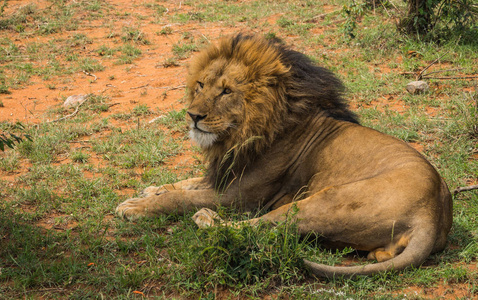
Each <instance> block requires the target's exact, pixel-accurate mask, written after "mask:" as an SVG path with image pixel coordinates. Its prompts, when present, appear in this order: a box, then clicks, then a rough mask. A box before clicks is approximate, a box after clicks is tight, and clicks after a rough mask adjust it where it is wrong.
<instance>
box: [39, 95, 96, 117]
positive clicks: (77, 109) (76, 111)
mask: <svg viewBox="0 0 478 300" xmlns="http://www.w3.org/2000/svg"><path fill="white" fill-rule="evenodd" d="M89 98H90V97H86V99H85V101H83V102H81V103H80V104H78V106H77V107H76V109H75V111H74V112H72V113H71V114H69V115H66V116H64V117H61V118H59V119H56V120H53V121H48V122H47V123H55V122H60V121H63V120H66V119H68V118H71V117H74V116H75V115H76V114H77V113H78V111H79V109H80V106H82V105H83V103H85V102H86V101H88V99H89Z"/></svg>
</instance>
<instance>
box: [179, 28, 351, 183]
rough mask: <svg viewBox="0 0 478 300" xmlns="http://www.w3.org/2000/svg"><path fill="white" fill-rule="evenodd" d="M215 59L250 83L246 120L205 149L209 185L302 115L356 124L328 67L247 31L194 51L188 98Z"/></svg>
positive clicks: (246, 92) (239, 168)
mask: <svg viewBox="0 0 478 300" xmlns="http://www.w3.org/2000/svg"><path fill="white" fill-rule="evenodd" d="M217 61H223V62H224V64H223V67H222V68H223V70H224V69H226V68H228V66H229V65H230V64H235V65H240V66H241V67H242V72H241V73H242V74H240V78H235V80H241V81H243V82H247V83H249V84H248V85H247V87H248V88H247V90H244V91H242V93H243V95H244V99H243V101H245V105H246V108H245V115H246V116H245V121H244V122H243V123H242V124H237V130H235V131H234V133H233V134H231V135H230V136H229V137H228V138H227V139H226V140H224V141H222V142H221V143H216V144H214V145H213V146H212V147H209V148H207V149H204V154H205V156H206V159H207V160H208V162H209V167H208V176H207V178H208V179H209V181H210V182H211V183H212V184H216V185H217V184H218V182H223V181H224V177H227V174H229V172H230V171H233V172H234V173H236V175H237V174H240V172H242V171H243V170H244V168H246V167H247V165H248V164H250V163H251V162H252V161H254V159H255V158H256V157H257V156H258V155H261V154H262V153H264V151H265V150H266V149H267V148H268V147H270V146H271V145H272V143H273V142H274V141H275V140H276V139H278V138H283V137H286V136H287V134H288V131H289V130H290V129H291V128H294V127H295V126H297V125H298V124H300V123H301V122H303V121H304V120H307V119H309V118H313V117H314V116H318V115H319V114H327V115H328V116H330V117H333V118H336V119H340V120H345V121H349V122H354V123H358V120H357V117H356V116H355V114H354V113H352V112H351V111H350V110H349V109H348V106H347V104H346V103H345V102H344V100H343V98H342V94H343V91H344V86H343V85H342V83H341V81H340V80H339V79H338V78H337V77H336V76H335V75H334V74H333V73H332V72H330V71H328V70H327V69H325V68H322V67H319V66H316V65H315V64H314V63H313V62H312V60H311V59H309V58H308V57H307V56H305V55H303V54H301V53H299V52H296V51H294V50H291V49H289V48H287V47H286V46H284V45H283V44H282V42H281V41H280V40H279V39H265V38H261V37H257V36H252V35H244V34H238V35H235V36H233V37H229V38H224V39H222V40H221V41H220V42H219V45H217V46H216V45H209V46H208V47H207V48H206V49H205V50H203V51H201V52H200V53H198V55H196V56H195V58H194V59H193V61H192V62H191V64H190V66H189V76H188V80H187V86H188V91H189V94H188V97H189V101H192V100H193V98H194V90H195V85H196V84H197V80H198V76H199V73H200V72H201V71H202V70H204V69H205V68H207V66H209V65H210V64H212V63H214V62H217ZM216 76H218V77H219V76H221V74H216ZM289 138H293V137H289ZM231 166H233V167H231Z"/></svg>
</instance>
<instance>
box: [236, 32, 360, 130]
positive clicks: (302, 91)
mask: <svg viewBox="0 0 478 300" xmlns="http://www.w3.org/2000/svg"><path fill="white" fill-rule="evenodd" d="M251 39H258V37H257V36H255V35H245V34H242V33H239V34H237V35H235V36H234V37H233V38H232V40H231V56H232V54H233V53H232V52H234V49H235V48H236V47H237V45H240V44H241V42H243V41H245V40H251ZM259 39H261V38H259ZM262 41H263V43H267V44H268V45H269V46H270V47H272V48H275V49H276V51H277V52H278V53H279V59H280V61H281V62H282V63H283V64H284V65H286V66H287V67H288V68H289V70H290V73H291V74H290V75H291V76H290V80H289V81H288V82H287V83H286V84H285V85H286V86H287V91H286V94H287V98H288V99H287V100H288V101H289V102H290V103H291V104H292V105H291V108H293V109H294V110H293V112H294V113H299V114H300V113H301V112H302V113H307V114H310V111H311V110H312V111H313V110H315V109H320V111H322V112H326V113H327V114H328V115H329V116H330V117H332V118H334V119H337V120H344V121H348V122H352V123H359V120H358V117H357V115H356V114H355V113H353V112H352V111H350V110H349V109H348V104H347V103H346V102H345V100H344V99H343V93H344V91H345V87H344V85H343V84H342V82H341V81H340V79H338V78H337V76H336V75H335V74H334V73H333V72H331V71H330V70H328V69H326V68H323V67H320V66H318V65H317V64H316V63H314V62H313V61H312V60H311V59H310V58H309V57H307V56H306V55H304V54H302V53H300V52H297V51H295V50H292V49H290V47H288V46H285V45H284V42H283V41H282V40H281V39H279V38H272V39H266V38H262Z"/></svg>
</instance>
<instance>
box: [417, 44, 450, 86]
mask: <svg viewBox="0 0 478 300" xmlns="http://www.w3.org/2000/svg"><path fill="white" fill-rule="evenodd" d="M449 52H450V51H448V52H445V53H444V54H443V55H442V56H440V57H439V58H437V59H435V60H434V61H432V63H431V64H429V65H428V66H427V67H426V68H425V69H423V70H422V71H421V72H420V73H419V74H418V76H417V80H421V79H422V75H423V73H424V72H425V71H426V70H428V69H429V68H430V67H431V66H433V65H434V64H436V63H437V61H439V60H440V59H442V58H443V57H444V56H445V55H447V54H448V53H449Z"/></svg>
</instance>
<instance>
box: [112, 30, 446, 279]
mask: <svg viewBox="0 0 478 300" xmlns="http://www.w3.org/2000/svg"><path fill="white" fill-rule="evenodd" d="M188 73H189V74H188V78H187V91H188V92H187V93H188V94H187V99H188V100H187V101H188V103H187V104H188V108H187V114H186V119H187V124H188V126H189V129H190V131H189V135H190V137H191V139H192V140H193V141H194V142H195V143H197V144H198V145H199V146H200V147H201V148H202V150H203V152H204V156H205V159H206V161H207V163H208V168H207V173H206V175H205V177H203V178H192V179H187V180H184V181H179V182H177V183H173V184H166V185H163V186H161V187H148V188H146V189H145V190H144V191H143V193H142V194H141V195H140V196H139V198H132V199H129V200H126V201H125V202H123V203H121V204H120V205H119V206H118V207H117V209H116V213H117V215H119V216H120V217H124V218H127V219H136V218H140V217H154V216H157V215H160V214H171V213H176V214H185V213H188V212H192V211H196V210H198V209H201V210H199V211H198V212H197V213H196V214H195V215H194V216H193V218H194V219H195V221H196V223H197V224H198V225H199V226H200V227H204V226H210V225H214V222H215V221H216V219H217V218H218V217H217V214H216V213H215V212H214V209H215V208H216V209H217V207H218V205H220V206H222V207H231V208H234V209H238V210H240V211H261V212H263V214H262V215H260V214H259V217H257V218H253V219H250V220H247V221H246V222H250V223H251V224H256V223H257V222H268V223H270V224H272V226H273V224H277V223H278V222H283V221H285V220H286V218H287V215H288V212H289V210H290V209H291V208H292V206H294V205H295V206H296V207H297V208H298V211H297V213H296V214H295V215H293V220H294V221H295V222H296V224H297V227H298V230H299V233H300V234H301V235H308V234H314V235H316V236H319V237H320V241H321V243H323V245H324V246H325V247H330V248H343V247H351V248H353V249H356V250H361V251H367V252H368V253H369V254H368V258H369V259H371V260H372V261H371V262H370V263H369V264H365V265H355V266H328V265H324V264H317V263H314V262H311V261H308V260H305V264H306V266H308V267H309V268H310V269H311V271H312V272H313V273H315V274H316V275H318V276H321V277H334V276H345V277H351V276H356V275H369V274H375V273H378V272H385V271H392V270H394V271H399V270H402V269H404V268H406V267H408V266H414V267H419V266H420V265H421V264H422V263H423V262H424V261H425V259H426V258H427V257H428V256H429V255H430V254H431V253H435V252H438V251H441V250H443V249H444V248H445V246H446V241H447V235H448V233H449V231H450V228H451V225H452V200H451V195H450V192H449V190H448V187H447V185H446V183H445V182H444V180H443V179H442V178H441V177H440V175H439V174H438V173H437V171H436V170H435V169H434V167H433V166H432V165H431V164H430V163H429V162H428V161H427V160H426V159H425V158H424V157H423V156H422V155H421V154H420V153H418V152H417V151H416V150H414V149H413V148H412V147H410V146H409V145H408V144H406V143H405V142H403V141H401V140H398V139H396V138H394V137H391V136H388V135H386V134H383V133H380V132H378V131H376V130H374V129H371V128H367V127H364V126H362V125H360V124H359V121H358V118H357V116H356V115H355V114H354V113H353V112H352V111H351V110H350V109H349V108H348V105H347V104H346V102H345V101H344V100H343V93H344V87H343V84H342V82H341V81H340V80H339V79H338V78H337V77H336V76H335V75H334V74H333V73H332V72H330V71H329V70H327V69H325V68H322V67H319V66H317V65H315V64H314V63H313V62H312V61H311V60H310V59H309V58H308V57H306V56H305V55H304V54H301V53H299V52H297V51H294V50H292V49H291V48H290V47H287V46H285V45H284V44H283V43H282V42H281V41H279V40H278V39H266V38H263V37H259V36H257V35H248V34H237V35H234V36H232V37H228V38H223V39H222V40H221V41H220V42H219V43H218V45H209V46H208V47H207V48H205V49H204V50H202V51H201V52H199V53H198V54H197V55H196V56H195V58H193V60H192V61H191V63H190V66H189V69H188Z"/></svg>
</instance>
